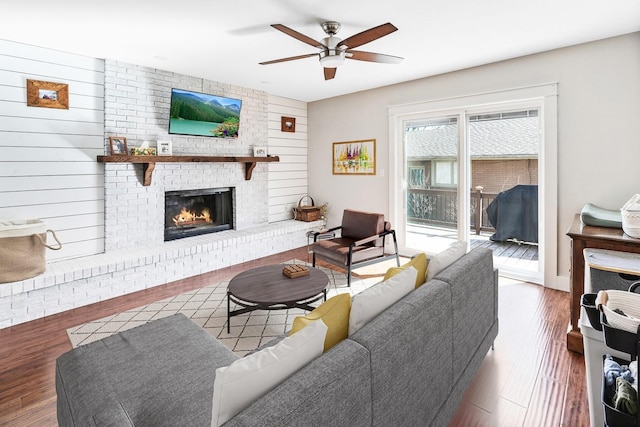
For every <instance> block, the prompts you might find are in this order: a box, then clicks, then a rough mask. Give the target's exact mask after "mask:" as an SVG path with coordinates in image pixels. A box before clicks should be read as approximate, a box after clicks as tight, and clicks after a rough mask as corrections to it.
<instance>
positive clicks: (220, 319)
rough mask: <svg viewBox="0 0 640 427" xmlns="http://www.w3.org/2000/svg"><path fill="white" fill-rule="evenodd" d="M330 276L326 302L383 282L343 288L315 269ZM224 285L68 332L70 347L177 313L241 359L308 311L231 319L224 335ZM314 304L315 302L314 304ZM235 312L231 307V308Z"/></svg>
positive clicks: (338, 278) (339, 278)
mask: <svg viewBox="0 0 640 427" xmlns="http://www.w3.org/2000/svg"><path fill="white" fill-rule="evenodd" d="M283 264H305V265H309V264H308V263H306V262H304V261H300V260H290V261H287V262H285V263H283ZM319 268H320V269H321V270H322V271H324V272H325V273H326V274H327V276H328V277H329V287H328V290H327V299H328V298H330V297H332V296H334V295H337V294H340V293H351V295H355V294H357V293H358V292H361V291H363V290H364V289H366V288H367V287H369V286H371V285H373V284H375V283H377V282H379V281H380V280H382V278H380V277H374V278H367V279H361V278H359V277H355V276H352V277H351V287H350V288H349V287H347V278H346V275H345V274H343V273H340V272H337V271H334V270H331V269H328V268H324V267H319ZM228 284H229V281H222V282H220V283H216V284H212V285H209V286H206V287H204V288H200V289H196V290H193V291H190V292H185V293H183V294H180V295H177V296H175V297H171V298H167V299H164V300H162V301H157V302H154V303H151V304H148V305H145V306H143V307H138V308H134V309H131V310H127V311H124V312H122V313H118V314H115V315H112V316H107V317H104V318H102V319H98V320H95V321H93V322H89V323H85V324H82V325H79V326H75V327H73V328H69V329H67V334H68V335H69V340H70V341H71V344H72V346H73V347H74V348H75V347H78V346H80V345H83V344H88V343H90V342H93V341H97V340H99V339H102V338H105V337H108V336H110V335H113V334H115V333H117V332H121V331H125V330H127V329H131V328H134V327H136V326H140V325H143V324H145V323H147V322H150V321H152V320H156V319H160V318H163V317H167V316H171V315H173V314H176V313H182V314H184V315H185V316H187V317H188V318H190V319H191V320H192V321H193V322H194V323H196V324H197V325H199V326H202V327H203V328H204V329H205V330H206V331H207V332H208V333H209V334H211V335H213V336H214V337H216V338H218V340H220V341H221V342H222V343H224V344H225V345H226V346H227V347H229V348H230V349H231V350H233V351H234V352H236V353H237V354H239V355H240V356H243V355H244V354H246V353H248V352H250V351H252V350H255V349H256V348H258V347H259V346H261V345H262V344H264V343H265V342H267V341H269V340H271V339H272V338H274V337H278V336H280V335H282V334H283V333H285V332H286V331H288V330H289V329H291V325H292V324H293V319H294V318H295V317H296V316H301V315H305V314H306V313H307V312H306V311H304V310H302V309H299V308H292V309H289V310H256V311H252V312H250V313H247V314H241V315H238V316H234V317H232V318H231V332H230V333H227V285H228ZM318 304H319V303H315V304H314V305H315V306H317V305H318ZM236 308H239V307H238V306H236V305H235V304H233V303H232V304H231V310H235V309H236Z"/></svg>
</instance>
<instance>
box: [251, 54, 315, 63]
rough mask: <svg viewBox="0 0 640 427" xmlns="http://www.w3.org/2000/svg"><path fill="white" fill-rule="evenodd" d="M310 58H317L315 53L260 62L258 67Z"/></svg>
mask: <svg viewBox="0 0 640 427" xmlns="http://www.w3.org/2000/svg"><path fill="white" fill-rule="evenodd" d="M312 56H318V54H317V53H307V54H306V55H298V56H290V57H288V58H280V59H274V60H272V61H265V62H260V65H269V64H277V63H278V62H286V61H295V60H296V59H304V58H310V57H312Z"/></svg>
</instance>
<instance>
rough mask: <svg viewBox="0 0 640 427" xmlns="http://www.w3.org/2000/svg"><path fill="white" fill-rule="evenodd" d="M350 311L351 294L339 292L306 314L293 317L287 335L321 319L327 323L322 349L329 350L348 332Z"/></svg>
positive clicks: (345, 336)
mask: <svg viewBox="0 0 640 427" xmlns="http://www.w3.org/2000/svg"><path fill="white" fill-rule="evenodd" d="M350 311H351V295H350V294H340V295H336V296H334V297H332V298H329V299H328V300H327V301H325V302H324V303H322V304H321V305H320V306H319V307H318V308H316V309H315V310H313V311H312V312H311V313H309V314H307V315H306V316H298V317H296V318H295V319H293V326H292V327H291V331H290V332H289V335H292V334H295V333H296V332H298V331H299V330H301V329H302V328H304V327H305V326H307V325H308V324H310V323H312V322H315V321H316V320H318V319H321V320H322V321H323V322H324V324H325V325H327V328H328V331H327V336H326V338H325V339H324V351H327V350H329V349H330V348H331V347H333V346H334V345H336V344H338V343H339V342H340V341H342V340H343V339H345V338H347V336H348V332H349V312H350Z"/></svg>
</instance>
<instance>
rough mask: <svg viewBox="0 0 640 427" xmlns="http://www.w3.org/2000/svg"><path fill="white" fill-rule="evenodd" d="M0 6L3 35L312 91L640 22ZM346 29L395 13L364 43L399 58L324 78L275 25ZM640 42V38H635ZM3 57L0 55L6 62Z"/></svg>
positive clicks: (410, 1) (534, 2)
mask: <svg viewBox="0 0 640 427" xmlns="http://www.w3.org/2000/svg"><path fill="white" fill-rule="evenodd" d="M3 3H4V4H2V5H1V6H0V18H1V23H0V39H5V40H13V41H19V42H23V43H27V44H33V45H37V46H43V47H49V48H53V49H58V50H62V51H65V52H72V53H78V54H82V55H87V56H91V57H96V58H108V59H114V60H119V61H124V62H128V63H132V64H138V65H144V66H148V67H153V68H158V69H163V70H168V71H174V72H177V73H181V74H186V75H191V76H196V77H203V78H206V79H209V80H214V81H219V82H223V83H229V84H233V85H238V86H243V87H248V88H254V89H258V90H261V91H266V92H269V93H271V94H274V95H278V96H282V97H286V98H293V99H298V100H302V101H315V100H319V99H323V98H329V97H333V96H337V95H342V94H346V93H351V92H357V91H361V90H365V89H370V88H375V87H380V86H385V85H389V84H393V83H398V82H403V81H408V80H414V79H418V78H422V77H427V76H432V75H435V74H440V73H445V72H449V71H454V70H459V69H463V68H468V67H473V66H476V65H482V64H486V63H491V62H495V61H500V60H504V59H509V58H514V57H518V56H523V55H527V54H532V53H536V52H541V51H546V50H550V49H554V48H559V47H564V46H570V45H574V44H578V43H583V42H588V41H593V40H598V39H602V38H607V37H612V36H616V35H621V34H626V33H631V32H635V31H640V0H526V1H525V0H449V1H444V0H439V1H434V0H392V1H385V0H323V1H318V0H232V1H224V2H223V1H219V0H218V1H216V0H206V1H205V0H181V1H180V0H171V1H167V0H156V1H149V0H147V1H142V0H138V1H135V0H126V1H125V0H107V1H105V0H56V1H52V0H20V1H19V2H18V1H4V2H3ZM327 20H335V21H339V22H340V23H342V29H341V30H340V32H339V33H338V36H339V37H341V38H343V39H345V38H347V37H348V36H351V35H353V34H356V33H359V32H361V31H364V30H366V29H369V28H371V27H374V26H377V25H380V24H383V23H386V22H391V23H392V24H394V25H395V26H396V27H398V31H396V32H394V33H392V34H390V35H387V36H385V37H383V38H381V39H378V40H376V41H373V42H371V43H368V44H366V45H363V46H361V47H359V48H358V50H365V51H370V52H376V53H386V54H390V55H395V56H401V57H403V58H404V60H403V61H402V62H401V63H400V64H378V63H370V62H363V61H355V60H346V61H345V63H344V64H342V65H341V66H340V67H339V68H338V71H337V75H336V77H335V79H333V80H329V81H325V80H324V77H323V73H322V68H321V66H320V64H319V62H318V60H317V59H316V58H315V57H313V58H307V59H301V60H297V61H290V62H283V63H279V64H273V65H259V64H258V62H263V61H267V60H272V59H278V58H282V57H288V56H295V55H302V54H306V53H313V52H314V51H315V50H314V48H313V47H311V46H309V45H307V44H305V43H302V42H300V41H298V40H295V39H293V38H291V37H289V36H287V35H286V34H284V33H282V32H280V31H277V30H275V29H273V28H271V27H270V24H276V23H278V24H283V25H286V26H288V27H290V28H292V29H294V30H296V31H298V32H301V33H303V34H305V35H307V36H309V37H311V38H313V39H316V40H319V39H322V38H323V37H325V34H324V32H323V31H322V29H321V27H320V23H321V22H323V21H327ZM639 48H640V46H639ZM1 68H2V65H1V64H0V69H1Z"/></svg>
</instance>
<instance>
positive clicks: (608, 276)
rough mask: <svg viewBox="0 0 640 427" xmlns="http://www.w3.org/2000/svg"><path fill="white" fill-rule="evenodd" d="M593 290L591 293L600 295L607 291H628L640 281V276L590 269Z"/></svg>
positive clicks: (590, 290)
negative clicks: (602, 291)
mask: <svg viewBox="0 0 640 427" xmlns="http://www.w3.org/2000/svg"><path fill="white" fill-rule="evenodd" d="M589 270H590V274H589V275H590V280H591V289H589V290H588V291H589V292H593V293H598V291H601V290H605V289H616V290H619V291H626V290H627V289H629V286H631V284H633V283H634V282H636V281H638V280H640V276H635V275H631V274H625V273H616V272H614V271H605V270H598V269H596V268H590V269H589ZM585 292H587V290H586V289H585Z"/></svg>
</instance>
